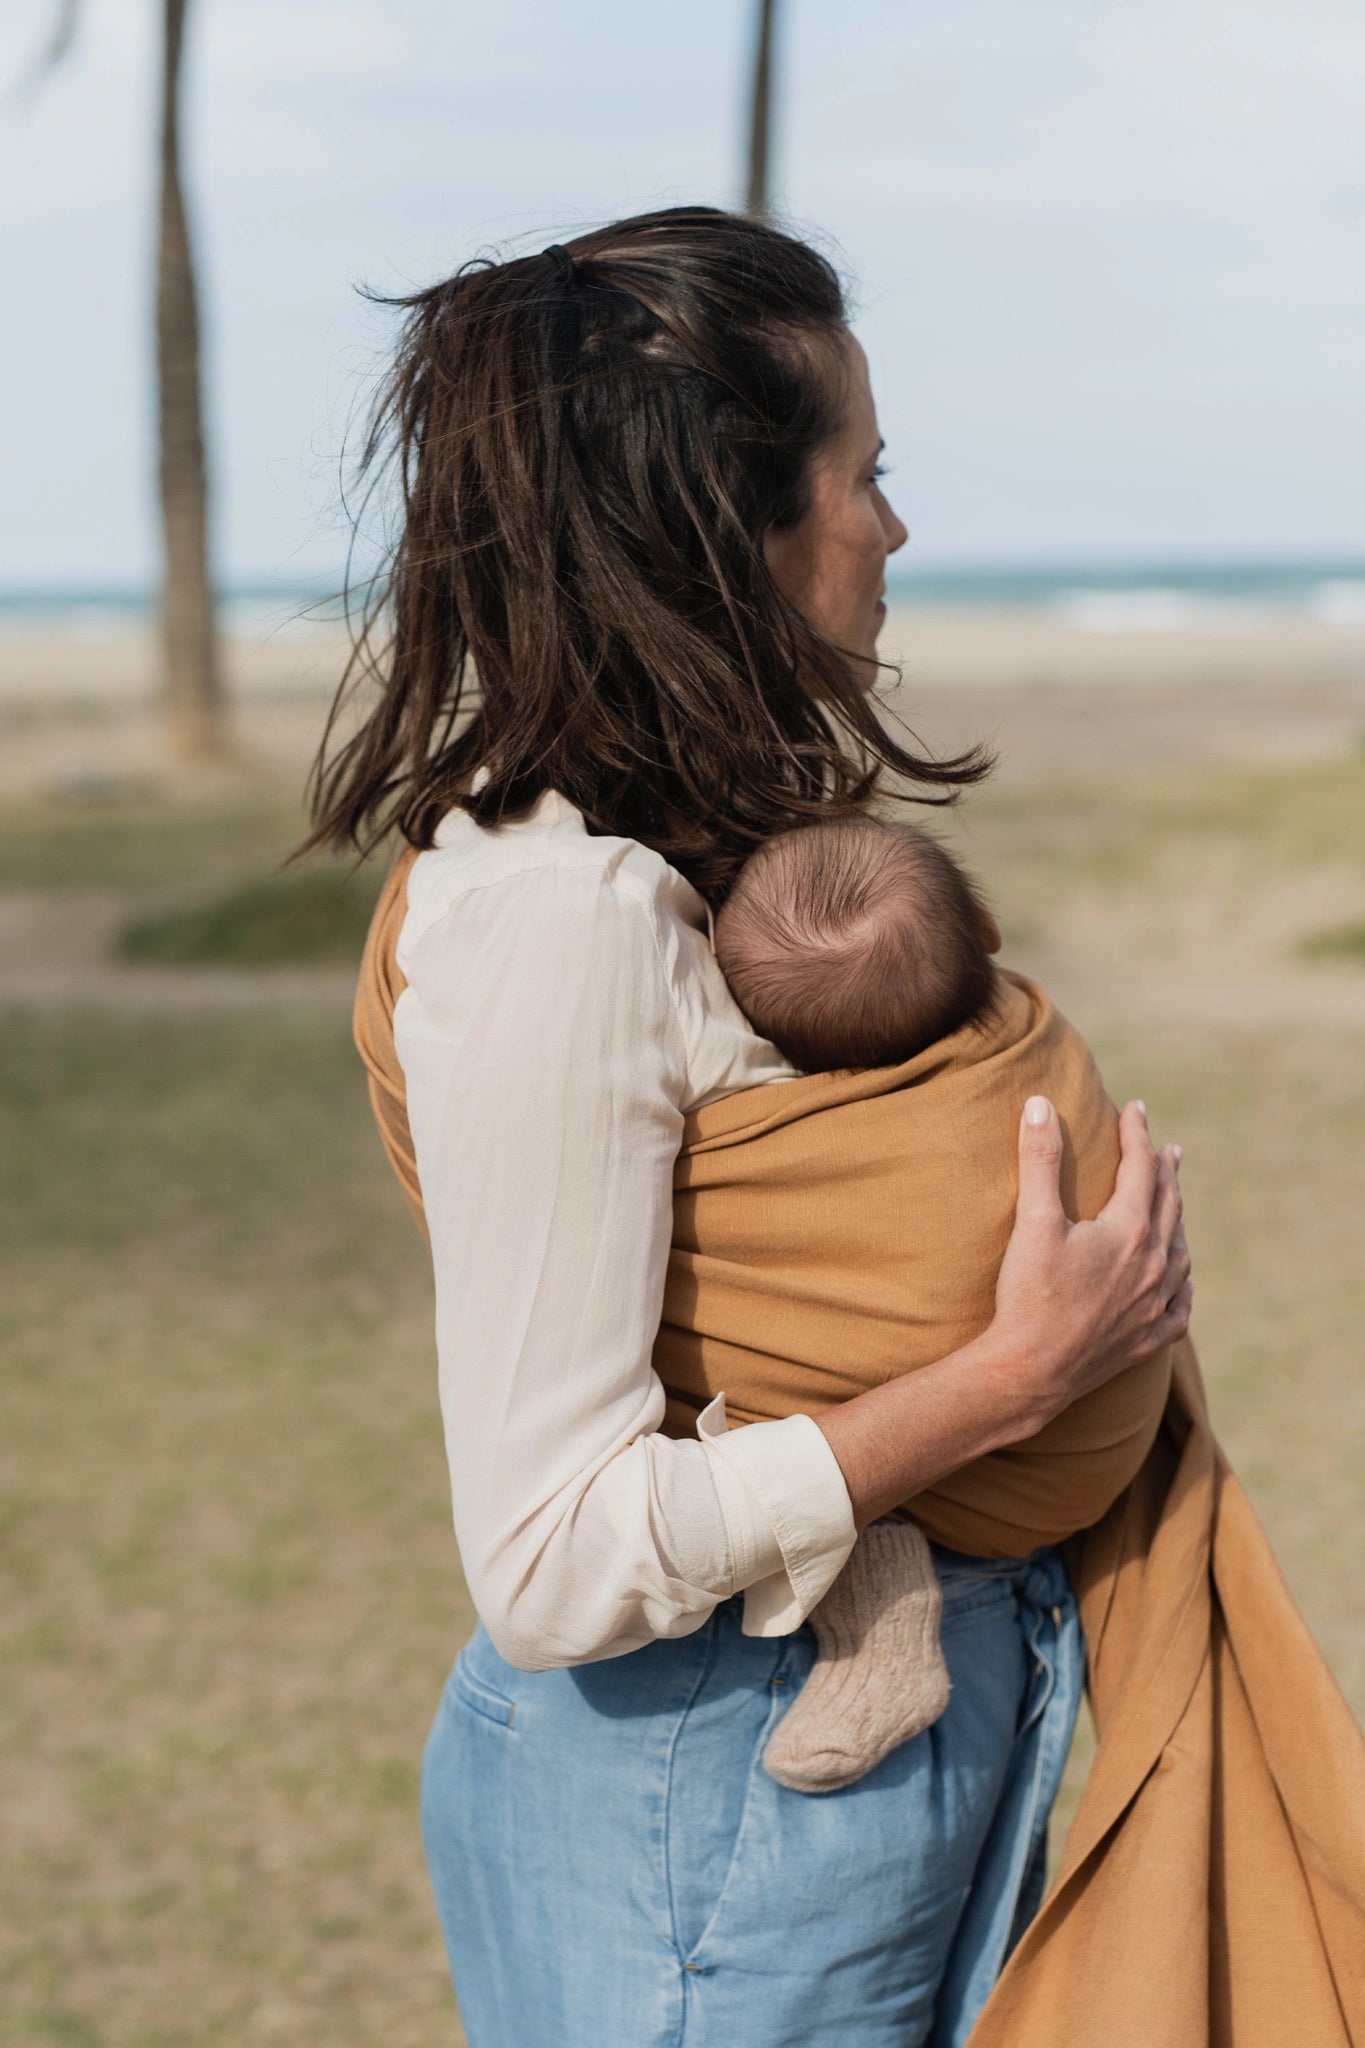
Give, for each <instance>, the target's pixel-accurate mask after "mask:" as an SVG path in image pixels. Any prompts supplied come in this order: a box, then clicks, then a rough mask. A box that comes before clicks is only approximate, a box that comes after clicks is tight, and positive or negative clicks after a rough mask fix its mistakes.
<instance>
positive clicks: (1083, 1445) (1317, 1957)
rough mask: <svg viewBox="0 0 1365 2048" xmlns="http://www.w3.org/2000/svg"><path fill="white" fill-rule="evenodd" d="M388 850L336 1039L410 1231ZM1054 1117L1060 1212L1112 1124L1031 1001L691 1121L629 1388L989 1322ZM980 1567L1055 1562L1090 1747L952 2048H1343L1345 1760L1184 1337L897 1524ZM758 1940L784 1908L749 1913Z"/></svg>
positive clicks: (1353, 1772) (764, 1410) (1332, 1700)
mask: <svg viewBox="0 0 1365 2048" xmlns="http://www.w3.org/2000/svg"><path fill="white" fill-rule="evenodd" d="M413 858H414V856H413V855H412V854H411V853H407V854H405V855H404V856H403V857H402V858H401V859H400V861H399V862H398V864H397V866H396V868H395V870H394V872H393V874H392V875H391V876H390V879H389V881H388V883H387V885H386V887H385V890H384V893H383V896H382V897H381V900H380V902H379V905H378V908H377V910H376V912H375V918H374V923H373V925H372V927H371V931H370V938H369V942H368V945H367V948H366V953H365V959H364V963H363V966H362V970H361V977H360V985H359V989H358V992H357V998H356V1010H355V1029H356V1041H357V1044H358V1046H359V1049H360V1052H361V1055H362V1057H363V1059H364V1061H365V1064H366V1066H367V1068H368V1071H369V1077H370V1097H371V1102H372V1104H373V1107H374V1110H375V1115H376V1119H377V1121H378V1124H379V1130H380V1135H381V1137H382V1139H383V1143H384V1147H385V1150H386V1152H387V1153H388V1156H389V1159H390V1161H391V1163H392V1164H393V1166H394V1168H395V1171H396V1172H397V1174H398V1177H399V1180H400V1181H401V1183H402V1185H403V1187H404V1189H405V1191H406V1193H407V1195H408V1198H409V1200H410V1202H411V1203H412V1206H413V1208H414V1210H415V1212H416V1213H417V1215H418V1218H419V1220H420V1217H421V1192H420V1188H419V1185H418V1180H417V1172H416V1163H415V1159H414V1156H413V1147H412V1139H411V1135H410V1132H409V1130H408V1125H407V1116H406V1106H405V1090H404V1085H403V1075H402V1070H401V1068H400V1066H399V1064H398V1060H397V1057H396V1055H395V1051H394V1042H393V1011H394V1005H395V1003H396V1002H397V1000H398V997H399V995H400V994H401V991H402V986H403V981H402V975H401V972H400V970H399V969H398V967H397V964H396V961H395V958H394V949H395V946H396V944H397V939H398V933H399V930H400V928H401V925H402V921H403V917H404V914H405V910H406V884H407V872H408V869H409V867H410V865H411V862H412V859H413ZM1030 1093H1043V1094H1047V1095H1049V1096H1050V1097H1051V1098H1052V1100H1053V1101H1054V1102H1055V1103H1056V1105H1057V1108H1058V1110H1059V1112H1060V1114H1061V1118H1062V1123H1063V1128H1064V1131H1065V1133H1066V1140H1067V1145H1066V1158H1065V1162H1064V1167H1063V1199H1064V1201H1065V1203H1066V1206H1067V1208H1068V1212H1069V1213H1070V1214H1071V1215H1072V1216H1073V1217H1082V1216H1093V1215H1095V1214H1096V1213H1097V1212H1098V1210H1099V1209H1100V1208H1101V1207H1102V1206H1103V1204H1104V1202H1105V1201H1106V1200H1107V1199H1108V1196H1109V1194H1110V1192H1111V1191H1112V1187H1113V1178H1114V1169H1115V1166H1116V1163H1117V1159H1118V1141H1117V1119H1116V1117H1115V1113H1114V1110H1113V1108H1112V1105H1111V1104H1110V1103H1109V1102H1108V1100H1107V1098H1106V1097H1105V1095H1104V1091H1103V1088H1102V1086H1101V1084H1100V1081H1099V1076H1098V1074H1097V1073H1096V1071H1095V1068H1094V1064H1093V1062H1092V1061H1091V1059H1090V1056H1089V1054H1088V1052H1087V1051H1086V1049H1085V1047H1084V1045H1083V1044H1082V1042H1081V1040H1080V1039H1079V1038H1078V1037H1077V1035H1076V1034H1075V1033H1074V1032H1073V1031H1072V1030H1071V1028H1070V1027H1069V1026H1068V1025H1067V1024H1066V1023H1065V1021H1064V1020H1063V1019H1062V1018H1061V1017H1060V1016H1059V1015H1058V1013H1057V1012H1056V1011H1055V1010H1054V1009H1053V1008H1052V1006H1051V1004H1050V1003H1049V1002H1048V999H1047V997H1046V996H1045V995H1044V994H1043V992H1042V991H1041V990H1040V989H1038V988H1036V987H1035V986H1034V985H1033V984H1031V983H1029V982H1027V981H1025V980H1023V979H1022V978H1021V977H1017V976H1005V977H1002V994H1001V1001H1000V1004H999V1006H998V1012H997V1014H996V1015H995V1016H994V1017H993V1018H992V1019H990V1020H989V1021H988V1022H987V1024H986V1025H985V1026H984V1027H982V1028H980V1029H977V1030H973V1029H971V1028H969V1029H968V1030H966V1031H964V1032H960V1033H958V1034H956V1035H955V1036H954V1037H953V1038H951V1039H947V1040H945V1041H943V1042H942V1043H941V1044H939V1045H936V1046H934V1047H931V1048H930V1049H929V1051H927V1052H925V1053H923V1054H921V1055H919V1057H918V1058H916V1059H914V1060H910V1061H907V1062H906V1063H905V1064H903V1065H901V1066H898V1067H890V1068H879V1069H875V1070H871V1071H866V1072H856V1073H842V1074H821V1075H812V1076H809V1077H806V1078H803V1079H800V1080H795V1081H791V1082H786V1083H782V1084H778V1085H775V1086H769V1087H766V1088H761V1089H750V1090H747V1091H745V1092H744V1093H742V1094H739V1095H732V1096H728V1097H726V1098H724V1099H723V1100H721V1101H719V1102H714V1103H710V1104H708V1105H707V1106H705V1107H704V1108H702V1109H700V1110H698V1111H695V1112H694V1113H693V1114H692V1115H690V1116H689V1117H688V1119H687V1122H686V1127H685V1131H684V1140H683V1145H682V1150H681V1153H680V1156H679V1160H678V1165H677V1171H676V1176H675V1197H674V1207H675V1234H674V1244H673V1250H672V1255H671V1260H670V1267H669V1274H668V1280H667V1285H666V1291H665V1302H664V1320H663V1326H662V1328H661V1330H660V1333H659V1339H658V1343H657V1347H656V1351H655V1364H656V1367H657V1369H658V1371H659V1374H660V1376H661V1378H662V1379H663V1382H664V1385H665V1388H666V1390H667V1392H668V1397H669V1398H668V1408H667V1412H666V1418H665V1422H664V1427H665V1429H666V1430H668V1431H669V1432H670V1433H671V1434H674V1435H684V1434H690V1433H691V1432H692V1430H693V1428H694V1426H695V1420H696V1415H697V1413H698V1411H699V1409H700V1408H701V1407H703V1406H704V1405H705V1403H706V1402H707V1401H708V1400H709V1399H710V1397H711V1395H712V1394H713V1393H715V1392H716V1391H717V1390H719V1389H720V1388H724V1390H725V1392H726V1406H727V1412H728V1414H729V1416H730V1419H731V1422H732V1424H733V1425H735V1426H741V1427H742V1426H743V1425H744V1423H745V1422H748V1421H753V1420H757V1419H760V1418H762V1417H766V1416H773V1415H782V1414H789V1413H792V1412H793V1411H795V1410H804V1411H805V1412H808V1413H816V1412H818V1411H819V1410H820V1409H821V1408H822V1407H824V1406H827V1405H829V1404H830V1403H832V1402H837V1401H840V1400H844V1399H847V1398H848V1397H849V1396H851V1395H853V1394H856V1393H858V1392H859V1391H861V1390H862V1389H864V1388H866V1387H868V1386H871V1385H874V1384H876V1383H877V1382H878V1381H881V1380H884V1379H886V1378H888V1377H890V1376H892V1375H894V1374H896V1373H900V1372H904V1371H907V1370H911V1369H913V1368H914V1367H916V1366H918V1365H922V1364H925V1363H927V1362H929V1361H930V1360H931V1359H934V1358H938V1357H942V1356H944V1355H945V1354H946V1353H948V1352H949V1351H952V1350H953V1349H955V1348H956V1347H957V1346H958V1345H959V1344H961V1343H963V1342H965V1341H966V1340H967V1339H968V1338H970V1337H971V1336H973V1335H974V1334H976V1333H977V1332H979V1331H980V1330H981V1329H983V1328H984V1327H985V1325H986V1323H987V1322H989V1320H990V1316H991V1313H992V1309H993V1294H994V1280H995V1273H996V1269H997V1267H998V1264H999V1260H1000V1256H1001V1254H1002V1252H1003V1250H1004V1246H1005V1243H1006V1241H1007V1239H1008V1236H1009V1231H1010V1227H1011V1224H1012V1220H1013V1212H1014V1202H1015V1195H1016V1191H1017V1164H1016V1158H1017V1153H1016V1133H1017V1126H1018V1118H1019V1114H1020V1107H1021V1104H1022V1102H1023V1100H1024V1098H1025V1096H1026V1095H1028V1094H1030ZM906 1512H909V1513H912V1514H913V1515H914V1517H915V1519H916V1520H917V1521H919V1522H920V1523H921V1525H922V1526H923V1527H924V1528H925V1529H926V1531H927V1532H928V1534H929V1535H930V1536H932V1537H934V1538H935V1539H936V1540H937V1541H939V1542H940V1543H944V1544H946V1545H948V1546H949V1547H951V1548H954V1549H958V1550H963V1551H966V1552H968V1553H971V1554H975V1555H995V1556H1009V1555H1018V1554H1021V1553H1025V1552H1027V1551H1029V1550H1030V1549H1033V1548H1035V1547H1036V1546H1038V1545H1040V1544H1043V1543H1049V1542H1055V1541H1063V1542H1064V1544H1065V1553H1064V1554H1065V1558H1066V1564H1067V1570H1068V1572H1069V1575H1070V1577H1071V1581H1072V1584H1073V1586H1074V1588H1075V1590H1076V1594H1077V1598H1078V1601H1079V1604H1080V1609H1081V1618H1082V1621H1083V1623H1084V1627H1085V1634H1086V1640H1087V1645H1088V1669H1087V1690H1088V1695H1089V1700H1090V1706H1091V1712H1092V1717H1093V1720H1094V1723H1095V1730H1096V1735H1097V1749H1096V1754H1095V1758H1094V1762H1093V1765H1092V1767H1091V1771H1090V1774H1089V1777H1088V1780H1087V1782H1086V1785H1085V1788H1084V1791H1083V1793H1082V1795H1081V1800H1080V1804H1079V1807H1078V1809H1077V1812H1076V1815H1075V1818H1074V1820H1073V1822H1072V1825H1071V1829H1070V1832H1069V1834H1068V1836H1067V1841H1066V1848H1065V1853H1064V1856H1063V1859H1062V1863H1061V1866H1060V1868H1059V1870H1058V1871H1057V1873H1056V1875H1055V1877H1054V1880H1053V1883H1052V1887H1051V1889H1050V1891H1049V1893H1048V1896H1047V1897H1046V1899H1045V1900H1044V1902H1043V1905H1042V1907H1041V1909H1040V1911H1039V1913H1038V1915H1037V1917H1036V1918H1035V1919H1034V1921H1033V1922H1032V1924H1031V1925H1030V1926H1029V1928H1028V1930H1027V1932H1026V1933H1025V1935H1024V1937H1023V1939H1022V1941H1021V1942H1020V1944H1019V1946H1018V1947H1017V1949H1016V1950H1015V1952H1014V1954H1013V1956H1012V1957H1011V1958H1010V1961H1009V1962H1008V1963H1007V1965H1006V1966H1005V1969H1004V1971H1003V1973H1002V1975H1001V1977H1000V1980H999V1982H998V1983H997V1985H996V1987H995V1990H994V1992H993V1993H992V1995H991V1997H990V1999H989V2001H988V2003H987V2005H986V2007H985V2010H984V2011H983V2013H982V2015H981V2017H980V2019H979V2020H978V2022H977V2025H976V2027H975V2029H974V2030H973V2033H972V2037H971V2038H972V2048H1286V2044H1289V2043H1293V2044H1295V2048H1297V2044H1300V2043H1302V2044H1303V2048H1363V2044H1365V1739H1362V1736H1361V1732H1360V1730H1359V1729H1358V1727H1357V1726H1356V1723H1355V1721H1354V1720H1353V1718H1352V1715H1351V1712H1350V1709H1349V1708H1348V1706H1347V1705H1346V1702H1345V1701H1344V1699H1343V1698H1342V1696H1341V1694H1340V1692H1339V1691H1338V1689H1337V1687H1336V1684H1335V1683H1334V1681H1333V1679H1332V1677H1331V1674H1330V1673H1329V1671H1328V1670H1327V1667H1326V1664H1325V1663H1324V1661H1323V1658H1322V1656H1321V1654H1320V1652H1319V1651H1318V1649H1317V1647H1316V1645H1315V1643H1314V1642H1313V1639H1312V1637H1311V1636H1310V1634H1309V1632H1308V1629H1307V1627H1306V1625H1305V1623H1304V1622H1303V1620H1302V1618H1301V1616H1300V1615H1299V1613H1298V1610H1297V1609H1296V1607H1295V1605H1294V1603H1293V1601H1292V1599H1291V1598H1290V1595H1289V1593H1288V1590H1287V1588H1286V1586H1285V1584H1284V1581H1283V1579H1282V1577H1281V1575H1280V1572H1279V1569H1278V1567H1277V1565H1276V1563H1275V1559H1274V1556H1273V1554H1272V1552H1271V1549H1270V1546H1269V1544H1268V1542H1267V1540H1266V1538H1265V1535H1264V1533H1263V1531H1262V1530H1261V1528H1260V1525H1259V1523H1258V1522H1257V1520H1256V1517H1255V1514H1254V1513H1253V1510H1252V1508H1251V1505H1250V1502H1249V1501H1248V1499H1247V1496H1246V1494H1245V1493H1244V1492H1243V1490H1242V1488H1241V1486H1240V1485H1239V1484H1238V1481H1237V1479H1236V1477H1235V1475H1234V1474H1233V1473H1232V1471H1231V1470H1230V1468H1229V1466H1228V1464H1227V1461H1226V1459H1225V1458H1224V1457H1223V1455H1222V1453H1221V1451H1220V1450H1219V1448H1218V1445H1217V1443H1216V1441H1215V1439H1214V1437H1213V1434H1212V1431H1211V1429H1210V1426H1209V1417H1208V1409H1207V1404H1206V1401H1205V1397H1204V1390H1203V1385H1202V1382H1201V1379H1200V1373H1199V1367H1198V1363H1197V1360H1196V1358H1195V1354H1194V1350H1193V1347H1192V1346H1191V1345H1190V1344H1189V1343H1188V1342H1185V1343H1183V1344H1181V1345H1179V1346H1178V1347H1176V1350H1175V1352H1174V1354H1173V1355H1171V1354H1163V1355H1162V1356H1161V1357H1159V1358H1157V1359H1154V1360H1152V1361H1150V1362H1149V1363H1147V1364H1145V1365H1142V1366H1139V1367H1135V1368H1132V1369H1131V1370H1130V1371H1128V1372H1126V1373H1124V1374H1121V1375H1120V1376H1119V1377H1118V1378H1117V1379H1116V1380H1113V1381H1111V1382H1110V1383H1109V1385H1108V1386H1106V1387H1104V1388H1101V1389H1099V1390H1098V1391H1097V1392H1096V1393H1093V1394H1090V1395H1088V1396H1086V1397H1085V1398H1084V1399H1082V1400H1080V1401H1078V1402H1076V1403H1075V1404H1074V1405H1073V1407H1072V1408H1070V1409H1068V1410H1067V1411H1066V1412H1065V1414H1064V1415H1062V1416H1059V1417H1057V1418H1056V1420H1055V1421H1054V1422H1053V1423H1051V1424H1049V1425H1048V1427H1047V1428H1046V1429H1044V1430H1043V1431H1041V1432H1040V1433H1039V1434H1038V1435H1037V1436H1035V1437H1034V1438H1032V1439H1030V1440H1029V1441H1028V1442H1027V1443H1025V1444H1020V1445H1016V1446H1013V1447H1011V1448H1010V1449H1008V1450H1004V1451H998V1452H995V1453H993V1454H992V1455H991V1456H990V1457H987V1458H982V1459H980V1460H978V1461H977V1462H976V1463H975V1464H974V1465H971V1466H969V1467H967V1468H965V1469H964V1470H962V1471H960V1472H957V1473H954V1474H951V1475H949V1477H947V1478H946V1479H944V1480H942V1481H940V1482H939V1484H938V1485H936V1486H934V1487H933V1488H931V1489H929V1490H928V1491H927V1492H924V1493H922V1494H920V1495H918V1496H917V1497H916V1498H915V1499H914V1500H913V1501H912V1502H909V1503H907V1504H906ZM774 1915H775V1925H777V1924H778V1921H779V1920H780V1902H779V1901H774Z"/></svg>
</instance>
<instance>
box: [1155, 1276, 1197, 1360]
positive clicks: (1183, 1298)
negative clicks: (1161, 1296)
mask: <svg viewBox="0 0 1365 2048" xmlns="http://www.w3.org/2000/svg"><path fill="white" fill-rule="evenodd" d="M1193 1306H1194V1282H1193V1281H1192V1280H1186V1281H1185V1283H1184V1285H1183V1286H1182V1287H1180V1288H1178V1289H1177V1291H1176V1293H1175V1295H1174V1297H1173V1298H1172V1300H1171V1301H1170V1302H1169V1303H1168V1304H1167V1307H1166V1310H1165V1313H1164V1314H1163V1315H1162V1316H1161V1318H1160V1320H1159V1321H1158V1322H1156V1323H1154V1324H1153V1326H1152V1329H1151V1331H1150V1333H1149V1335H1148V1340H1147V1348H1148V1349H1149V1351H1150V1352H1152V1353H1156V1352H1158V1351H1164V1350H1165V1348H1166V1346H1167V1345H1168V1344H1178V1343H1179V1342H1180V1340H1181V1338H1182V1337H1184V1336H1185V1335H1187V1333H1188V1331H1189V1327H1190V1311H1191V1309H1192V1308H1193Z"/></svg>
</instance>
